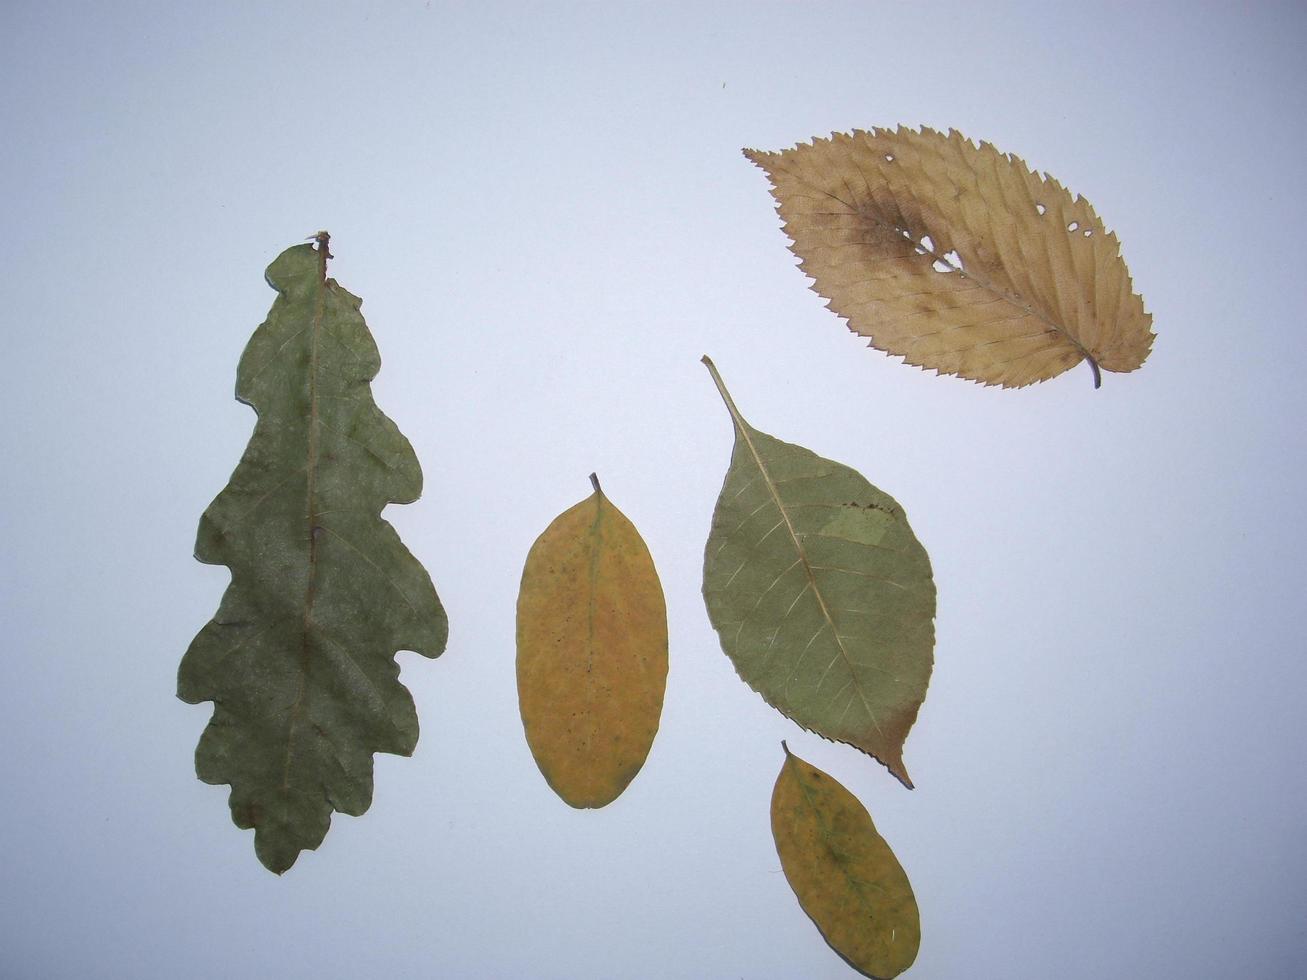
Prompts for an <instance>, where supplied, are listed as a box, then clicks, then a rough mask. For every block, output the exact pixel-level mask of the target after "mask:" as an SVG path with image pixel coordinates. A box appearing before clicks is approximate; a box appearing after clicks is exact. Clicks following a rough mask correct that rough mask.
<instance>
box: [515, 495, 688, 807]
mask: <svg viewBox="0 0 1307 980" xmlns="http://www.w3.org/2000/svg"><path fill="white" fill-rule="evenodd" d="M590 479H591V482H592V483H593V484H594V488H595V492H594V493H593V494H592V495H590V496H589V497H587V498H586V499H585V500H583V501H581V502H580V503H579V504H577V505H576V506H574V507H572V508H570V509H569V510H567V511H564V512H563V513H562V514H560V515H559V516H558V517H557V518H556V519H555V520H554V522H553V523H552V524H550V525H549V527H548V528H546V530H545V532H544V534H542V535H540V537H539V538H538V539H537V540H536V543H535V544H534V545H532V547H531V552H530V554H528V555H527V559H526V567H525V568H524V569H523V571H522V587H521V591H520V593H519V594H518V599H517V691H518V701H519V704H520V706H521V709H522V725H523V727H524V728H525V729H526V740H527V743H528V744H529V745H530V746H531V754H532V755H533V756H535V760H536V765H538V766H539V767H540V772H541V773H542V774H543V775H544V777H545V779H546V781H548V783H549V785H550V786H551V787H553V790H554V792H556V793H557V794H558V795H559V796H560V797H562V798H563V800H564V801H565V802H566V803H568V804H569V805H571V806H574V807H578V808H585V807H601V806H605V805H607V804H608V803H611V802H612V801H613V800H615V799H617V797H618V796H620V795H621V793H622V791H623V790H624V789H626V787H627V785H628V784H629V783H630V782H631V780H632V779H634V778H635V774H636V773H638V772H639V771H640V767H641V766H643V765H644V760H645V758H646V757H647V756H648V755H649V748H650V746H652V744H653V740H654V735H655V734H657V732H658V720H659V718H660V716H661V715H662V710H663V691H664V689H665V688H666V685H667V607H666V605H665V604H664V602H663V590H662V586H661V585H660V584H659V581H658V573H657V571H656V570H655V569H654V564H653V559H652V558H651V557H650V556H649V549H648V548H646V547H645V543H644V541H643V539H642V538H641V537H640V533H639V532H638V531H637V530H636V529H635V525H633V524H632V523H631V522H630V521H629V520H627V518H626V515H625V514H623V513H622V512H621V511H620V510H618V509H617V508H616V507H615V506H613V503H612V501H610V500H609V499H608V498H607V497H605V496H604V494H603V491H602V490H601V489H600V487H599V481H598V480H597V479H596V478H595V477H594V476H593V475H592V476H591V477H590Z"/></svg>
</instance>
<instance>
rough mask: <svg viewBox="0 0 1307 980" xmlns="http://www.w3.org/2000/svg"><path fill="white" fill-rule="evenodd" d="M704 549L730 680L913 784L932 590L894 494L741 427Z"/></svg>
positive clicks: (707, 597)
mask: <svg viewBox="0 0 1307 980" xmlns="http://www.w3.org/2000/svg"><path fill="white" fill-rule="evenodd" d="M703 360H704V363H705V364H706V365H707V366H708V370H709V371H711V372H712V376H713V381H714V382H716V384H717V388H718V390H719V391H720V392H721V395H722V399H723V401H725V402H726V407H727V410H728V411H729V412H730V413H731V418H732V419H734V421H735V449H734V452H733V453H732V455H731V465H730V469H729V470H728V471H727V473H726V482H725V483H724V485H723V486H722V492H721V496H719V497H718V498H717V509H716V510H715V511H714V512H713V522H712V530H711V532H710V533H709V535H708V545H707V548H706V550H705V553H704V564H703V596H704V601H705V603H706V604H707V606H708V618H709V619H710V620H711V621H712V624H713V627H714V628H715V629H716V630H717V633H718V636H719V637H720V639H721V644H722V649H723V650H725V651H726V654H727V656H729V657H730V658H731V660H732V661H733V662H734V663H735V669H736V671H737V672H738V673H739V675H740V677H742V678H743V679H744V681H745V682H746V683H748V685H749V686H750V687H752V688H753V689H754V690H755V691H757V692H758V693H759V694H761V695H762V696H763V698H764V699H765V700H766V701H767V703H769V704H771V705H772V706H774V707H775V708H777V709H778V710H779V711H780V712H781V713H783V714H785V715H786V716H788V717H789V718H792V719H793V720H794V721H796V722H798V723H799V724H800V725H802V726H803V727H804V728H808V729H811V730H812V731H815V732H817V733H818V734H820V735H824V736H825V737H827V738H831V739H835V740H837V741H840V742H847V743H848V744H850V745H853V746H856V747H857V748H859V749H862V750H863V751H864V752H867V753H868V754H870V755H872V756H874V757H875V758H877V759H879V760H880V761H881V762H882V763H884V764H885V765H886V766H887V767H888V768H889V770H890V772H891V773H893V774H894V775H895V776H896V777H897V778H898V779H899V780H900V781H901V782H902V783H903V784H904V785H905V786H907V787H909V788H911V786H912V782H911V781H910V780H909V779H908V773H907V770H906V769H905V768H904V766H903V741H904V739H906V738H907V735H908V730H909V729H910V728H911V727H912V723H913V722H914V721H915V720H916V717H917V710H918V708H920V707H921V702H922V701H923V700H924V699H925V697H926V685H927V684H928V683H929V682H930V671H931V665H932V661H933V658H932V650H933V649H934V645H935V625H934V617H935V583H934V580H933V579H932V577H931V571H930V559H929V558H927V557H926V552H925V550H924V549H923V548H922V547H921V544H920V543H919V542H918V541H917V539H916V537H915V536H914V535H913V533H912V529H911V528H910V527H909V526H908V521H907V518H906V517H905V516H904V514H903V508H901V507H900V506H899V505H898V504H897V503H896V502H895V501H894V499H893V498H891V497H890V496H888V495H887V494H885V493H882V492H881V491H880V490H878V489H876V488H875V487H873V486H872V485H871V484H870V483H868V482H867V481H866V479H865V478H864V477H863V476H862V475H861V474H859V473H857V472H855V471H854V470H851V469H849V468H848V467H847V466H843V465H841V464H839V463H835V462H832V461H831V460H828V459H823V458H822V457H820V456H818V455H816V454H815V453H812V452H810V451H809V450H807V449H804V448H803V447H801V446H794V445H791V444H790V443H788V442H781V441H780V440H779V439H776V438H774V437H772V436H769V435H767V434H766V433H765V432H759V431H758V430H757V429H755V428H753V427H752V426H751V425H749V423H747V422H746V421H744V418H743V417H742V416H741V415H740V413H739V411H738V410H737V409H736V407H735V403H734V401H732V400H731V396H730V394H729V393H728V392H727V391H726V386H725V385H724V384H723V383H722V379H721V377H720V375H718V373H717V369H716V368H715V367H714V366H713V364H712V362H711V361H710V360H709V359H708V358H707V357H705V358H704V359H703Z"/></svg>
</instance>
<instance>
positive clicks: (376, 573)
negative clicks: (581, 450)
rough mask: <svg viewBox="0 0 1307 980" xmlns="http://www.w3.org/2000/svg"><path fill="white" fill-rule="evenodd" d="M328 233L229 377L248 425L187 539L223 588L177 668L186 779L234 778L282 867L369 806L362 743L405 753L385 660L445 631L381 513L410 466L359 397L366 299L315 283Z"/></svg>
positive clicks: (280, 274) (415, 477)
mask: <svg viewBox="0 0 1307 980" xmlns="http://www.w3.org/2000/svg"><path fill="white" fill-rule="evenodd" d="M327 240H328V236H327V235H326V233H320V234H319V235H318V236H317V242H318V246H317V248H316V249H315V248H314V246H313V245H309V244H305V245H296V246H294V247H292V248H288V249H286V251H284V252H282V253H281V255H279V256H278V257H277V258H276V260H275V261H274V262H273V263H272V264H271V265H270V266H268V269H267V272H266V278H267V281H268V284H269V285H270V286H272V288H274V289H275V290H277V292H278V294H279V295H278V296H277V299H276V300H275V301H274V302H273V305H272V310H271V312H270V313H269V314H268V318H267V320H265V321H264V322H263V324H262V325H261V326H260V327H259V328H258V330H256V331H255V333H254V336H253V337H252V338H251V339H250V342H249V345H248V346H247V347H246V348H245V353H244V354H243V355H242V356H241V361H240V366H239V368H238V369H237V374H236V397H237V398H238V399H239V400H240V401H242V402H245V403H246V404H248V405H250V406H251V407H252V408H253V409H254V410H255V412H256V413H257V414H258V422H257V424H256V425H255V428H254V434H253V436H252V437H251V438H250V442H249V445H248V446H247V447H246V449H245V454H244V456H243V457H242V458H241V461H240V463H239V464H237V466H236V470H235V472H234V473H233V474H232V478H231V482H230V483H228V484H227V486H226V488H225V489H223V491H222V492H221V493H219V494H218V496H217V497H216V498H215V499H214V501H213V503H212V504H210V505H209V508H208V509H207V510H206V511H205V512H204V515H203V517H201V518H200V527H199V533H198V535H197V538H196V544H195V557H196V558H198V559H199V560H200V561H202V562H207V563H209V564H215V565H226V566H228V567H229V568H230V569H231V584H230V586H229V587H228V588H227V591H226V594H225V595H224V596H223V598H222V603H221V605H220V606H219V607H218V612H217V614H216V615H215V616H214V617H213V619H212V620H211V621H210V622H209V623H208V624H207V625H206V626H205V627H204V628H203V629H202V630H200V632H199V635H197V636H196V637H195V639H194V641H192V643H191V645H190V648H189V649H188V650H187V651H186V655H185V656H184V657H183V658H182V663H181V669H180V671H179V673H178V677H177V694H178V696H179V697H180V698H181V699H182V700H184V701H188V702H191V703H193V704H197V703H199V702H201V701H212V702H213V704H214V709H213V717H212V718H211V719H210V721H209V724H208V727H207V728H206V729H205V731H204V734H203V735H202V737H201V738H200V742H199V746H198V747H197V749H196V752H195V770H196V773H197V775H198V776H199V777H200V779H202V780H204V781H205V782H207V783H214V784H223V783H229V784H230V785H231V796H230V801H229V802H230V805H231V814H232V820H233V821H234V822H235V823H236V826H238V827H241V828H244V829H249V828H253V829H254V849H255V852H256V853H257V854H258V857H259V860H260V861H262V862H263V864H264V865H265V866H267V868H268V869H269V870H271V871H274V872H276V873H278V874H281V873H282V872H284V871H286V870H287V869H288V868H290V866H291V865H292V864H294V863H295V859H296V858H297V857H298V856H299V852H300V851H302V850H312V849H314V848H316V847H317V846H318V845H319V844H320V843H321V842H322V839H323V837H324V836H325V835H326V833H327V827H328V825H329V823H330V821H331V812H332V810H339V811H340V812H341V813H348V814H351V815H355V816H357V815H359V814H361V813H363V812H364V811H366V810H367V808H368V806H369V804H370V803H371V802H372V754H373V753H374V752H391V753H394V754H397V755H410V754H412V752H413V748H414V746H415V745H416V744H417V737H418V720H417V712H416V709H415V708H414V705H413V698H412V696H411V695H410V694H409V692H408V690H407V689H406V688H405V687H404V686H403V685H402V684H400V683H399V680H398V678H399V666H398V665H397V664H396V663H395V654H396V652H397V651H398V650H401V649H404V650H413V651H416V652H417V653H420V654H422V655H424V656H427V657H435V656H438V655H439V654H440V653H441V652H442V651H443V650H444V648H445V640H446V637H447V635H448V622H447V620H446V618H445V612H444V609H443V608H442V607H441V605H440V600H439V599H438V598H437V597H436V591H435V589H434V587H433V586H432V584H431V579H430V577H428V575H427V573H426V570H425V569H423V567H422V565H421V564H419V562H418V561H417V559H415V558H414V557H413V556H412V555H411V554H410V553H409V551H408V549H406V548H405V547H404V545H403V543H401V541H400V540H399V536H398V535H397V534H396V533H395V530H394V528H392V527H391V526H390V525H389V524H388V523H387V522H385V521H383V520H382V519H381V517H380V514H381V510H382V508H384V507H385V506H386V505H387V504H388V503H410V502H412V501H414V500H416V499H417V498H418V496H419V494H420V493H421V491H422V471H421V468H420V467H419V466H418V461H417V457H416V456H415V455H414V453H413V448H412V446H410V445H409V442H408V440H407V439H406V438H405V437H404V436H403V434H401V433H400V431H399V429H398V428H396V426H395V424H394V423H393V422H392V421H391V420H390V419H389V418H387V417H386V416H385V415H384V414H382V412H381V410H380V409H379V408H377V406H376V403H375V402H374V401H373V400H372V390H371V387H370V386H369V384H368V382H370V381H371V380H372V378H373V377H375V376H376V374H377V371H378V369H379V368H380V366H381V359H380V355H379V354H378V352H377V347H376V344H375V343H374V342H373V340H372V336H371V334H369V332H368V328H367V324H366V323H365V322H364V320H363V316H362V314H361V313H360V312H359V307H360V305H361V303H362V300H361V299H359V297H357V296H354V295H352V294H350V293H349V292H347V291H346V290H344V289H342V288H341V287H340V285H338V284H337V283H336V281H335V280H334V279H328V278H327V276H326V266H327V259H328V258H329V253H328V251H327Z"/></svg>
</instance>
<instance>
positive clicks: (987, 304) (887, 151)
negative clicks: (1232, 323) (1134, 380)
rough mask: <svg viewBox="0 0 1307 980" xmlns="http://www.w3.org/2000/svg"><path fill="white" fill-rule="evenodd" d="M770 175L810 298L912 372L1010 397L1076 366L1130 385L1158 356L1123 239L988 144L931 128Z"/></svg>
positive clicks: (792, 162) (844, 144) (819, 152)
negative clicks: (954, 378)
mask: <svg viewBox="0 0 1307 980" xmlns="http://www.w3.org/2000/svg"><path fill="white" fill-rule="evenodd" d="M744 152H745V156H747V157H748V158H749V159H750V160H752V161H753V162H754V163H756V164H757V165H758V166H759V167H761V168H762V169H763V170H765V171H766V172H767V176H768V177H769V178H770V179H771V182H772V196H773V197H775V198H776V201H777V204H778V207H777V210H778V211H779V212H780V215H781V218H782V219H783V220H784V222H785V232H786V234H787V235H789V236H790V238H791V239H792V241H793V245H792V246H791V248H792V249H793V251H794V254H796V255H797V256H798V257H799V258H800V260H801V262H800V265H801V266H802V268H803V271H804V272H806V273H807V274H808V275H809V276H811V277H812V280H813V283H814V285H813V289H815V290H816V291H817V292H818V293H820V294H821V295H822V296H824V297H825V298H826V299H828V300H830V302H829V304H828V305H829V307H830V309H831V310H833V311H834V312H835V313H836V314H838V315H839V316H842V317H845V318H846V319H847V320H848V322H849V329H850V330H852V331H854V332H855V333H857V334H860V335H862V336H863V337H868V338H870V341H871V346H873V347H876V348H879V349H880V350H883V351H886V352H888V353H890V354H898V355H901V356H902V357H903V358H904V360H906V361H907V362H908V363H909V364H915V365H917V366H918V367H923V368H933V369H934V370H936V371H939V372H940V373H944V374H956V375H959V376H961V377H963V378H968V379H970V380H972V381H979V382H982V383H983V384H993V385H1002V386H1004V387H1012V388H1018V387H1021V386H1023V385H1028V384H1033V383H1034V382H1036V381H1044V380H1046V379H1048V378H1051V377H1053V376H1054V375H1057V374H1061V373H1062V372H1063V371H1065V370H1067V369H1068V368H1070V367H1072V366H1073V365H1075V364H1078V363H1080V362H1081V361H1087V362H1088V363H1089V366H1090V367H1091V368H1092V369H1093V372H1094V385H1095V387H1097V386H1098V383H1099V380H1100V377H1101V376H1100V374H1099V368H1100V367H1101V368H1102V369H1103V370H1106V371H1133V370H1135V368H1137V367H1139V366H1140V365H1141V364H1143V363H1144V359H1145V358H1146V357H1148V352H1149V350H1150V348H1151V347H1152V343H1153V331H1152V329H1151V324H1152V317H1151V316H1150V315H1149V314H1148V313H1145V312H1144V304H1143V300H1142V299H1140V297H1139V295H1138V294H1136V293H1135V292H1134V290H1133V286H1132V284H1131V280H1130V273H1129V271H1127V269H1126V265H1125V261H1124V260H1123V259H1122V258H1121V253H1120V247H1119V245H1118V242H1117V239H1116V235H1115V234H1113V233H1112V232H1109V231H1108V230H1107V229H1106V228H1105V227H1104V226H1103V222H1102V221H1101V220H1100V219H1099V217H1098V215H1097V214H1095V213H1094V209H1093V208H1092V207H1091V206H1090V205H1089V202H1088V201H1086V200H1085V199H1084V198H1083V197H1074V198H1073V197H1072V196H1071V194H1070V192H1069V191H1067V189H1066V188H1065V187H1063V186H1062V185H1061V184H1059V183H1058V182H1057V181H1056V180H1054V179H1053V178H1052V177H1049V176H1048V175H1046V174H1045V175H1043V176H1041V175H1039V174H1036V173H1033V172H1032V171H1031V170H1030V168H1029V167H1027V166H1026V164H1025V162H1024V161H1022V160H1021V159H1020V158H1018V157H1015V156H1011V155H1008V154H1004V153H1000V152H999V151H998V150H996V149H995V148H994V147H993V146H991V145H990V144H989V143H981V144H980V145H979V146H976V145H975V144H974V143H972V142H971V141H970V140H968V139H967V138H966V137H964V136H963V135H962V134H961V133H958V132H957V131H956V130H952V131H950V132H949V133H948V135H945V134H943V133H940V132H936V131H935V130H933V129H922V130H921V131H920V132H917V131H916V130H912V129H905V128H902V127H900V128H899V129H897V130H889V129H873V130H871V131H869V132H863V131H855V132H854V133H853V134H852V135H850V134H847V133H837V134H835V135H834V136H832V137H831V138H830V139H828V140H826V139H816V140H813V141H812V144H811V145H808V144H800V145H799V146H796V147H794V148H793V149H788V150H782V151H780V152H777V153H767V152H761V151H758V150H745V151H744Z"/></svg>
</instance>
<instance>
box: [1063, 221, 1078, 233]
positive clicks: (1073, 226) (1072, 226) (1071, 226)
mask: <svg viewBox="0 0 1307 980" xmlns="http://www.w3.org/2000/svg"><path fill="white" fill-rule="evenodd" d="M1079 227H1080V222H1079V221H1073V222H1071V224H1069V225H1067V226H1066V230H1067V231H1075V230H1076V229H1077V228H1079Z"/></svg>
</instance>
